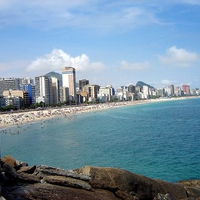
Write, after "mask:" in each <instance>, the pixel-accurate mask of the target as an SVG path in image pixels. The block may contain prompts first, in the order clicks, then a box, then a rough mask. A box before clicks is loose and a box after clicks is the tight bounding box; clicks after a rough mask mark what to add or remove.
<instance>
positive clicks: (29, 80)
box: [19, 77, 34, 85]
mask: <svg viewBox="0 0 200 200" xmlns="http://www.w3.org/2000/svg"><path fill="white" fill-rule="evenodd" d="M19 83H20V85H21V84H24V85H25V84H34V81H33V79H32V78H29V77H26V78H20V79H19Z"/></svg>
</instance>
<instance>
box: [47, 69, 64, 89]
mask: <svg viewBox="0 0 200 200" xmlns="http://www.w3.org/2000/svg"><path fill="white" fill-rule="evenodd" d="M45 76H48V77H55V78H57V79H58V80H59V85H60V86H62V74H59V73H57V72H49V73H47V74H45Z"/></svg>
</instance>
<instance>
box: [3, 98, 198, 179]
mask: <svg viewBox="0 0 200 200" xmlns="http://www.w3.org/2000/svg"><path fill="white" fill-rule="evenodd" d="M1 135H2V155H12V156H13V157H14V158H15V159H18V160H20V161H25V162H27V163H28V164H29V165H40V164H45V165H50V166H54V167H60V168H64V169H75V168H81V167H83V166H85V165H90V166H102V167H116V168H121V169H125V170H128V171H131V172H133V173H137V174H142V175H145V176H148V177H150V178H156V179H161V180H165V181H172V182H175V181H179V180H186V179H200V137H199V135H200V98H195V99H186V100H176V101H163V102H155V103H147V104H140V105H134V106H127V107H119V108H112V109H109V110H104V111H97V112H91V113H83V114H75V115H70V116H67V117H63V116H62V117H57V118H53V119H49V120H46V121H42V120H41V121H39V122H35V123H32V124H27V125H23V126H19V127H11V128H7V130H6V133H3V134H1Z"/></svg>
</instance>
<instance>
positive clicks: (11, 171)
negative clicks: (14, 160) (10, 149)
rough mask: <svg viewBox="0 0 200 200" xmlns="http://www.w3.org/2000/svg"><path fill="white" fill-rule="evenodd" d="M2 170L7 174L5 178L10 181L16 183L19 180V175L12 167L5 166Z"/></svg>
mask: <svg viewBox="0 0 200 200" xmlns="http://www.w3.org/2000/svg"><path fill="white" fill-rule="evenodd" d="M2 170H3V172H4V173H5V176H6V177H7V178H8V179H9V181H12V182H14V181H17V180H18V178H19V176H18V173H17V172H16V170H15V169H14V168H13V167H12V166H11V165H9V164H4V165H3V168H2Z"/></svg>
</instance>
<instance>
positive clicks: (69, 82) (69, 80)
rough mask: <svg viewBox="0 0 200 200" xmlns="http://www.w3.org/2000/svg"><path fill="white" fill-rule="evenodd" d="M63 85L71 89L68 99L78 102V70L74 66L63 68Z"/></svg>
mask: <svg viewBox="0 0 200 200" xmlns="http://www.w3.org/2000/svg"><path fill="white" fill-rule="evenodd" d="M62 84H63V85H62V86H63V87H67V88H68V90H69V99H67V98H66V99H67V101H68V102H69V101H75V102H76V72H75V69H74V68H73V67H64V68H63V69H62Z"/></svg>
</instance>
